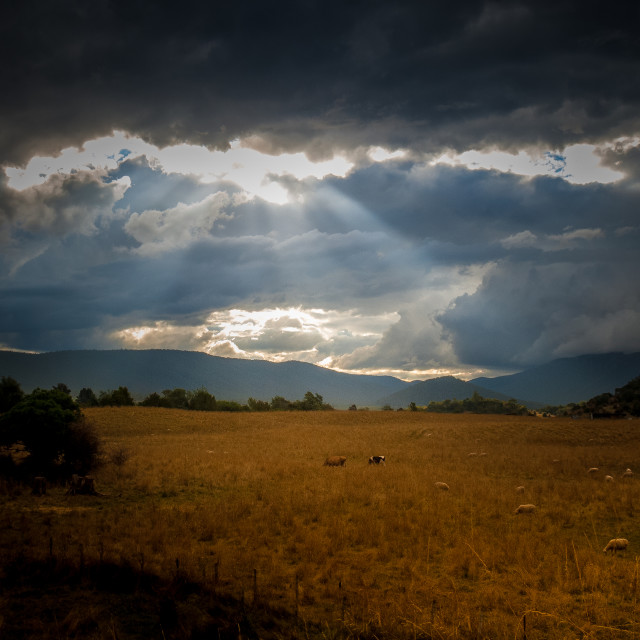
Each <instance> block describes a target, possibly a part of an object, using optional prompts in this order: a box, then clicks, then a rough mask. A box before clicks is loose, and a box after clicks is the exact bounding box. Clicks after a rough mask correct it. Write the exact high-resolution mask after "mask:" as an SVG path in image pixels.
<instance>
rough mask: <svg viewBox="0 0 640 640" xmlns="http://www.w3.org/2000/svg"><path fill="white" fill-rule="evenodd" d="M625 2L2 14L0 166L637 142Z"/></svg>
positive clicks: (111, 8) (637, 95)
mask: <svg viewBox="0 0 640 640" xmlns="http://www.w3.org/2000/svg"><path fill="white" fill-rule="evenodd" d="M637 19H638V9H637V7H635V6H634V5H633V4H623V3H618V4H609V5H606V6H604V5H602V3H597V2H586V3H582V4H581V5H580V6H579V7H576V5H575V3H574V2H570V1H569V0H564V1H559V2H553V3H550V2H537V1H536V2H533V1H524V2H520V3H518V4H516V5H504V4H501V3H488V2H477V1H468V2H457V3H455V5H452V6H449V5H441V4H439V3H424V2H414V1H401V2H394V3H388V2H382V1H375V2H371V1H368V2H350V3H343V2H335V1H328V2H327V1H323V2H315V1H313V0H312V1H307V2H298V1H297V0H295V1H293V0H292V1H291V2H281V3H279V4H278V6H277V9H276V8H275V7H274V6H273V5H267V4H264V3H240V4H238V3H236V4H234V3H227V4H220V3H214V4H205V5H203V4H202V3H199V2H198V3H190V2H187V3H182V4H180V6H179V7H178V6H174V5H158V4H157V3H149V2H145V1H144V0H141V1H138V2H127V3H120V2H106V1H98V2H92V3H88V4H85V5H79V4H78V3H77V2H74V1H72V0H66V1H62V2H56V3H50V2H43V1H38V0H36V1H35V2H30V3H13V5H12V6H11V7H10V8H8V9H6V11H5V14H4V16H3V21H2V25H1V26H0V51H1V53H2V59H3V60H5V62H6V63H5V64H3V65H2V70H1V71H0V74H1V75H0V86H2V89H3V100H2V106H1V107H0V118H1V119H2V121H3V122H5V123H11V126H4V127H2V130H1V133H0V161H3V162H11V163H16V162H25V161H26V160H28V159H29V158H30V157H31V156H32V155H34V154H35V153H36V152H47V153H55V152H57V151H58V150H59V149H60V148H62V147H65V146H69V145H71V144H74V145H80V144H82V143H83V142H84V141H85V140H87V139H90V138H92V137H96V136H97V135H104V134H107V133H109V132H110V131H112V130H113V129H120V130H125V131H128V132H130V133H135V134H138V135H140V136H143V137H145V138H146V139H148V140H150V141H153V142H154V143H156V144H158V145H166V144H171V143H174V142H182V141H191V142H196V143H204V144H207V145H211V146H217V147H220V148H224V147H225V145H226V144H228V142H229V140H230V139H232V138H234V137H237V136H246V135H249V134H255V135H259V136H261V137H263V138H264V144H265V145H267V146H268V148H270V149H271V150H282V149H304V150H306V151H308V152H309V153H310V154H311V155H315V156H326V155H327V154H330V153H331V149H332V148H334V147H341V148H353V147H354V146H357V145H359V144H360V145H369V144H387V145H390V146H396V147H397V146H405V147H409V146H412V147H414V148H417V149H423V150H430V149H432V150H434V149H435V150H437V149H441V148H443V147H452V148H456V149H465V148H469V147H470V146H476V147H477V146H480V145H486V144H497V145H501V146H503V147H505V148H516V147H517V146H519V145H520V146H521V145H524V144H536V145H539V144H545V145H547V146H549V147H551V148H557V147H562V146H564V145H565V144H567V143H570V142H572V141H577V140H583V139H591V140H597V139H601V138H603V137H608V138H611V137H615V136H616V135H622V134H626V133H628V131H629V130H633V131H637V130H638V128H639V126H638V125H639V123H640V116H638V114H639V113H640V109H638V107H639V100H640V89H639V88H638V85H637V82H636V80H635V78H636V75H637V67H638V62H639V53H640V43H639V42H638V39H637V37H636V34H635V28H636V25H637Z"/></svg>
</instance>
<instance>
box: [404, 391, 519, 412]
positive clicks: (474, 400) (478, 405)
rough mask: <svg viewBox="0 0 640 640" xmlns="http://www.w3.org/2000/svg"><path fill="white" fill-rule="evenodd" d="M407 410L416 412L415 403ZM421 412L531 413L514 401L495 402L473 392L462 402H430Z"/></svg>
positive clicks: (493, 399)
mask: <svg viewBox="0 0 640 640" xmlns="http://www.w3.org/2000/svg"><path fill="white" fill-rule="evenodd" d="M409 409H411V410H412V411H417V410H418V407H417V406H416V405H415V403H413V402H412V403H411V404H410V405H409ZM423 411H428V412H430V413H492V414H507V415H517V416H526V415H529V414H530V413H531V412H530V411H529V409H527V407H525V406H524V405H521V404H518V402H517V401H516V400H514V399H510V400H497V399H495V398H484V397H482V396H481V395H480V394H479V393H478V392H477V391H474V392H473V395H472V396H471V397H470V398H464V399H463V400H456V399H455V398H454V399H453V400H442V401H435V400H433V401H431V402H430V403H429V404H428V405H427V406H426V407H425V408H424V409H423Z"/></svg>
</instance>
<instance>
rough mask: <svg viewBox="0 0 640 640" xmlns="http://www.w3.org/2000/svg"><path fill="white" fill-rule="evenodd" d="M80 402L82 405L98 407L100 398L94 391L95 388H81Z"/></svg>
mask: <svg viewBox="0 0 640 640" xmlns="http://www.w3.org/2000/svg"><path fill="white" fill-rule="evenodd" d="M77 400H78V404H79V405H80V406H81V407H97V406H98V398H97V397H96V394H95V393H94V392H93V389H91V388H90V387H84V388H82V389H80V393H79V394H78V398H77Z"/></svg>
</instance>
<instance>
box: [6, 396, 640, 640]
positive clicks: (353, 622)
mask: <svg viewBox="0 0 640 640" xmlns="http://www.w3.org/2000/svg"><path fill="white" fill-rule="evenodd" d="M85 413H86V415H87V417H88V418H89V419H90V420H91V421H93V422H94V423H95V424H96V426H97V428H98V430H99V433H100V434H101V436H102V437H103V439H104V441H105V446H106V449H107V453H109V452H122V451H124V452H127V453H128V459H127V460H126V461H125V462H124V463H123V464H119V465H117V464H113V463H108V464H106V465H105V466H104V467H103V468H101V469H100V470H98V471H97V472H96V474H95V478H96V487H97V489H98V491H101V492H103V493H104V494H105V495H104V496H102V497H90V496H66V495H65V493H64V489H63V488H62V487H60V488H54V489H52V490H50V491H49V493H48V494H47V495H46V496H44V497H42V498H36V497H33V496H31V495H30V494H29V493H27V492H26V491H25V492H24V493H22V494H21V495H15V494H13V495H12V494H11V492H9V491H6V492H5V495H0V504H1V506H2V515H1V516H0V520H1V522H0V544H1V546H2V550H3V553H5V554H10V553H12V552H15V549H16V548H20V549H21V550H22V551H23V552H25V550H26V553H28V554H29V555H31V556H33V557H42V558H44V557H46V556H47V554H48V553H49V552H50V549H49V544H50V540H52V541H53V545H54V553H56V554H59V555H60V556H66V557H69V558H74V557H78V556H79V555H80V554H82V558H83V561H86V562H89V561H92V560H98V559H104V560H108V559H110V560H119V559H123V560H126V561H128V562H130V563H131V564H133V565H134V566H137V567H139V568H140V569H144V570H145V571H146V570H149V571H153V572H156V573H158V574H160V575H166V576H169V575H171V574H173V573H175V572H176V571H177V570H179V571H182V572H185V573H186V574H188V575H189V576H191V577H192V578H194V579H197V580H200V581H202V582H204V583H205V584H207V585H208V586H211V587H212V588H213V587H215V589H216V590H218V591H219V592H220V593H223V592H224V593H228V594H232V595H235V596H241V595H244V597H245V598H246V599H247V600H248V601H249V602H251V601H252V599H253V598H254V597H256V598H259V599H260V600H261V601H264V602H268V603H269V604H271V605H274V606H282V607H284V608H287V609H290V610H291V611H293V610H294V608H296V607H297V609H298V612H299V615H300V617H301V618H303V619H305V620H309V621H313V622H318V623H321V624H325V625H326V634H327V637H331V634H332V633H333V630H342V632H344V633H346V634H347V635H351V636H352V637H381V636H385V637H392V638H404V637H407V638H413V637H424V638H510V639H512V638H521V637H523V633H524V629H523V624H524V623H526V634H527V638H529V639H531V638H567V637H588V638H627V637H637V636H638V634H640V614H639V613H638V606H637V605H638V602H637V597H638V573H639V562H638V557H637V555H636V554H637V553H638V549H640V529H639V528H638V526H637V524H636V517H637V515H638V512H637V508H638V506H639V505H640V503H639V501H638V499H639V497H640V493H639V492H640V488H639V486H638V483H639V482H640V478H636V479H631V480H629V481H623V479H622V478H621V474H622V472H623V471H624V470H625V469H626V468H627V467H631V468H633V467H634V465H637V462H636V461H637V460H638V458H639V454H640V434H639V433H638V426H639V423H638V421H637V420H634V421H582V420H580V421H578V420H567V419H562V420H560V419H557V420H556V419H540V418H531V417H520V416H477V415H462V416H460V415H455V416H453V415H438V414H425V413H416V412H366V411H360V412H351V411H348V412H347V411H344V412H343V411H335V412H312V413H297V412H296V413H253V414H233V413H200V412H185V411H177V410H168V409H156V408H138V407H136V408H100V409H91V410H86V412H85ZM469 453H477V454H480V453H486V455H483V456H480V455H476V456H471V457H470V456H469V455H468V454H469ZM373 454H382V455H385V456H386V457H387V464H386V466H376V465H369V464H368V463H367V460H368V457H369V456H370V455H373ZM329 455H344V456H347V458H348V460H347V465H346V467H344V468H329V467H324V466H323V464H322V463H323V461H324V459H325V457H326V456H329ZM125 457H126V456H125ZM107 458H109V456H107ZM121 458H122V456H121ZM113 459H117V456H116V457H115V458H113ZM120 462H122V459H121V460H120ZM590 467H599V469H600V471H599V473H598V474H596V477H592V476H589V475H588V474H587V469H588V468H590ZM638 471H640V469H638ZM605 474H610V475H612V476H614V478H615V482H614V483H613V484H608V483H605V482H604V475H605ZM437 481H442V482H446V483H447V484H448V485H449V487H450V490H449V491H439V490H437V489H436V488H435V487H434V483H435V482H437ZM518 485H524V486H525V493H524V494H518V493H516V491H515V487H516V486H518ZM522 503H534V504H535V505H536V506H537V507H538V511H537V513H535V514H533V515H528V516H527V515H515V514H514V509H515V508H516V507H517V506H518V505H519V504H522ZM613 537H625V538H628V539H629V549H628V550H627V551H626V552H625V553H624V554H618V555H617V556H605V555H604V553H603V552H602V549H603V547H604V545H605V544H606V543H607V541H608V540H609V539H610V538H613ZM254 572H255V573H254ZM254 576H255V582H254ZM296 585H297V586H296ZM296 590H297V597H296ZM523 618H524V620H523Z"/></svg>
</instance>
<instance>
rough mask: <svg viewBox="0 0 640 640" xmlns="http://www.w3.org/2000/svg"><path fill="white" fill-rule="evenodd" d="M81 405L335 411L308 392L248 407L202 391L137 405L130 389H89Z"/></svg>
mask: <svg viewBox="0 0 640 640" xmlns="http://www.w3.org/2000/svg"><path fill="white" fill-rule="evenodd" d="M78 404H79V405H80V406H82V407H133V406H135V405H136V404H137V406H140V407H163V408H165V409H187V410H192V411H330V410H333V407H332V406H331V405H330V404H328V403H326V402H324V399H323V397H322V396H321V395H320V394H319V393H313V392H311V391H307V392H306V393H305V395H304V398H303V399H302V400H287V399H286V398H284V397H282V396H275V397H273V398H272V399H271V401H270V402H268V401H266V400H256V399H255V398H249V399H248V400H247V402H246V404H241V403H240V402H235V401H232V400H218V399H216V397H215V396H214V395H213V394H211V393H209V392H208V391H207V390H206V389H205V388H203V387H201V388H200V389H196V390H195V391H188V390H186V389H180V388H175V389H165V390H164V391H162V392H161V393H158V392H157V391H154V392H153V393H150V394H149V395H148V396H146V398H144V400H142V401H141V402H138V403H136V402H135V401H134V399H133V397H132V396H131V394H130V393H129V390H128V389H127V387H118V388H117V389H115V390H114V391H101V392H100V394H99V395H97V396H96V394H95V393H94V392H93V391H92V390H91V389H89V388H85V389H81V390H80V393H79V394H78Z"/></svg>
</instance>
